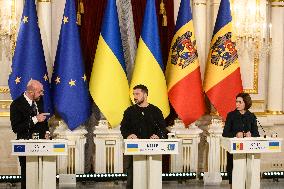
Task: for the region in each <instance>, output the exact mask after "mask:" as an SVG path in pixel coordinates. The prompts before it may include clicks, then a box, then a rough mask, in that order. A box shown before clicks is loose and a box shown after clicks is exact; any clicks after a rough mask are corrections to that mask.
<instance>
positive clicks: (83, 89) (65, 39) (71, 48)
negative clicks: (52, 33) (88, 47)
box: [51, 0, 91, 130]
mask: <svg viewBox="0 0 284 189" xmlns="http://www.w3.org/2000/svg"><path fill="white" fill-rule="evenodd" d="M51 83H52V95H53V98H54V106H55V108H56V110H57V112H58V113H59V115H60V116H61V117H62V118H63V120H64V121H65V122H66V123H67V125H68V127H69V129H71V130H73V129H75V128H76V127H78V126H80V124H83V123H84V122H85V121H86V120H87V119H88V118H89V116H90V114H91V103H90V97H89V92H88V88H87V80H86V75H85V69H84V66H83V58H82V51H81V44H80V35H79V31H78V26H77V23H76V10H75V2H74V0H67V1H66V4H65V9H64V15H63V19H62V24H61V31H60V36H59V41H58V46H57V52H56V57H55V62H54V70H53V75H52V82H51Z"/></svg>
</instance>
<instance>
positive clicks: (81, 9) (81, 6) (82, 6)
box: [80, 0, 85, 14]
mask: <svg viewBox="0 0 284 189" xmlns="http://www.w3.org/2000/svg"><path fill="white" fill-rule="evenodd" d="M80 13H81V14H84V13H85V9H84V3H83V0H80Z"/></svg>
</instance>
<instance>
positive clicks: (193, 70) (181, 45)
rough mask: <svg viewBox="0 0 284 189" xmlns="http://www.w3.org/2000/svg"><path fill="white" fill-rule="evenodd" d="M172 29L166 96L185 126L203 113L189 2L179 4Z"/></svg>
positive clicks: (183, 1)
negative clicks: (173, 32) (174, 25)
mask: <svg viewBox="0 0 284 189" xmlns="http://www.w3.org/2000/svg"><path fill="white" fill-rule="evenodd" d="M175 30H176V32H175V35H174V37H173V40H172V44H171V49H170V53H169V58H168V64H167V70H166V78H167V84H168V94H169V99H170V102H171V104H172V106H173V108H174V109H175V111H176V113H177V114H178V116H179V118H181V119H182V121H183V122H184V124H185V125H186V126H188V125H189V124H191V123H193V122H194V121H196V120H197V119H198V118H200V117H201V116H202V115H203V114H204V113H205V103H204V97H203V89H202V81H201V74H200V66H199V61H198V54H197V47H196V40H195V35H194V29H193V22H192V14H191V8H190V0H181V2H180V6H179V13H178V18H177V22H176V28H175ZM193 107H194V108H193Z"/></svg>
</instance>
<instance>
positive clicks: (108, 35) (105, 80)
mask: <svg viewBox="0 0 284 189" xmlns="http://www.w3.org/2000/svg"><path fill="white" fill-rule="evenodd" d="M128 91H129V85H128V81H127V76H126V66H125V63H124V56H123V49H122V43H121V35H120V30H119V22H118V14H117V9H116V1H115V0H108V2H107V6H106V10H105V13H104V18H103V25H102V29H101V34H100V36H99V41H98V46H97V50H96V55H95V60H94V64H93V69H92V74H91V79H90V93H91V95H92V97H93V100H94V101H95V103H96V104H97V106H98V107H99V109H100V111H101V112H102V113H103V115H104V116H105V117H106V119H107V120H108V122H109V123H110V125H111V126H112V127H115V126H117V125H119V124H120V122H121V120H122V117H123V112H124V111H125V110H126V108H127V107H129V106H130V105H131V101H130V98H129V93H128Z"/></svg>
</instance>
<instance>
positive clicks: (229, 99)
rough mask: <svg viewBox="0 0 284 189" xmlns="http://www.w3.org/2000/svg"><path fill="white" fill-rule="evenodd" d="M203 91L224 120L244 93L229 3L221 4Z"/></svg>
mask: <svg viewBox="0 0 284 189" xmlns="http://www.w3.org/2000/svg"><path fill="white" fill-rule="evenodd" d="M203 87H204V91H205V93H206V95H207V97H208V98H209V100H210V102H211V103H212V104H213V105H214V107H215V108H216V110H217V111H218V113H219V114H220V115H221V116H222V118H223V119H224V120H225V119H226V116H227V113H228V112H230V111H232V110H234V109H235V107H236V106H235V98H236V96H237V94H238V93H240V92H242V90H243V87H242V80H241V74H240V64H239V61H238V53H237V49H236V39H235V36H234V34H233V30H232V16H231V10H230V1H229V0H221V3H220V7H219V11H218V15H217V18H216V22H215V27H214V31H213V36H212V40H211V44H210V49H209V54H208V59H207V65H206V71H205V77H204V84H203Z"/></svg>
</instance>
